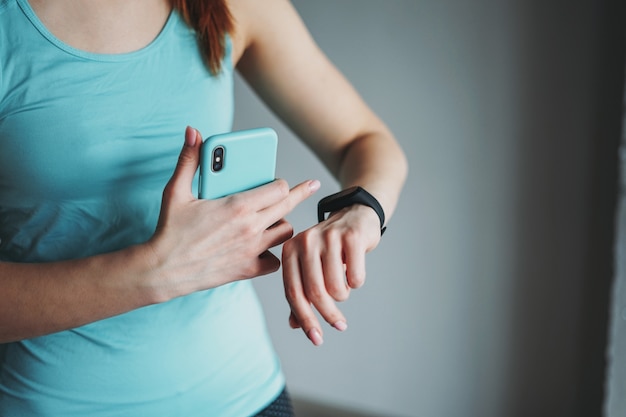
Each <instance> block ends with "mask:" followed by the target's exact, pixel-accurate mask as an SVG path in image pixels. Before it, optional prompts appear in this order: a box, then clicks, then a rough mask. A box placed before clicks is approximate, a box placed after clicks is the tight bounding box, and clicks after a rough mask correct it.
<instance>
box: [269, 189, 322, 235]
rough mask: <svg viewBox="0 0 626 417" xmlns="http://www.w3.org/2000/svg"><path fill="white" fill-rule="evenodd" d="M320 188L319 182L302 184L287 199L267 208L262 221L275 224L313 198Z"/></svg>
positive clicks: (290, 191)
mask: <svg viewBox="0 0 626 417" xmlns="http://www.w3.org/2000/svg"><path fill="white" fill-rule="evenodd" d="M319 188H320V182H319V181H317V180H309V181H304V182H301V183H300V184H298V185H296V186H295V187H293V188H292V189H291V190H289V193H288V194H287V195H286V196H285V198H283V199H282V200H279V201H275V202H274V203H272V204H271V205H268V206H266V208H264V209H263V210H262V212H261V213H260V214H261V215H262V219H263V220H262V221H263V222H265V223H267V224H273V223H275V222H276V221H278V220H279V219H282V218H283V217H285V216H286V215H287V214H289V213H290V212H291V211H292V210H293V209H294V208H295V207H296V206H297V205H298V204H300V203H301V202H303V201H304V200H306V199H307V198H309V197H311V196H312V195H313V193H315V192H316V191H317V190H319Z"/></svg>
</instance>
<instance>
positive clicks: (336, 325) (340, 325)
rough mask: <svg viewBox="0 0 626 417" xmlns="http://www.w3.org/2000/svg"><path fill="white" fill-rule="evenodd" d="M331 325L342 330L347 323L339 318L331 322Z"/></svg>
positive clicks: (346, 326) (345, 327)
mask: <svg viewBox="0 0 626 417" xmlns="http://www.w3.org/2000/svg"><path fill="white" fill-rule="evenodd" d="M333 327H334V328H335V329H337V330H339V331H340V332H343V331H345V330H346V329H347V328H348V324H347V323H346V322H345V321H343V320H339V321H338V322H336V323H335V324H333Z"/></svg>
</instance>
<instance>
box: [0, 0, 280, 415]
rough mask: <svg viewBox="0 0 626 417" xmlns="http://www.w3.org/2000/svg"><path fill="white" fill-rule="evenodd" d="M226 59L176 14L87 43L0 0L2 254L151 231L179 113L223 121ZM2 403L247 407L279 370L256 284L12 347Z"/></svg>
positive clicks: (117, 241)
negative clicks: (93, 46) (141, 44)
mask: <svg viewBox="0 0 626 417" xmlns="http://www.w3.org/2000/svg"><path fill="white" fill-rule="evenodd" d="M232 71H233V70H232V65H231V63H230V56H227V57H226V59H225V65H224V72H223V73H222V74H221V75H220V76H219V77H211V76H210V75H209V73H208V71H207V70H206V69H205V67H204V65H203V63H202V60H201V58H200V56H199V54H198V49H197V46H196V44H195V37H194V34H193V33H192V32H191V31H190V29H188V28H187V27H186V26H185V24H184V23H183V22H182V21H181V19H180V17H179V16H178V15H177V14H176V13H173V14H172V15H171V17H170V18H169V19H168V20H167V23H166V24H165V26H164V27H163V30H162V31H161V32H160V33H159V35H158V36H157V38H156V39H155V40H154V41H153V42H151V43H150V44H149V45H147V46H146V47H145V48H141V49H140V50H137V51H134V52H130V53H123V54H113V55H103V54H96V53H87V52H85V51H82V50H78V49H75V48H72V47H70V46H68V45H67V44H65V43H64V42H61V41H60V40H59V39H58V38H56V37H55V36H54V35H52V34H51V33H50V32H49V31H48V30H47V28H46V27H45V26H44V25H43V24H42V22H41V21H39V19H38V18H37V16H36V15H35V14H34V12H33V10H32V9H31V8H30V7H29V5H28V3H27V2H26V0H17V1H16V0H2V1H1V2H0V260H3V261H14V262H45V261H54V260H61V259H71V258H78V257H84V256H89V255H93V254H97V253H102V252H107V251H112V250H116V249H120V248H123V247H126V246H129V245H132V244H136V243H140V242H143V241H145V240H146V239H148V238H149V237H150V236H151V234H152V233H153V231H154V227H155V225H156V221H157V218H158V214H159V208H160V199H161V193H162V190H163V187H164V186H165V183H166V182H167V180H168V179H169V177H170V175H171V173H172V171H173V168H174V166H175V164H176V159H177V157H178V153H179V151H180V148H181V146H182V141H183V139H182V137H183V133H184V128H185V126H186V125H192V126H194V127H197V128H198V129H199V130H200V131H201V132H202V134H203V135H204V136H205V137H207V136H208V135H210V134H213V133H220V132H224V131H228V130H230V128H231V125H232V117H233V102H232V100H233V94H232V87H233V85H232V83H233V79H232ZM0 361H2V362H0V415H23V416H29V415H33V416H48V415H50V416H53V415H54V416H58V415H63V416H72V415H90V416H108V415H116V416H119V415H129V416H139V415H151V416H156V415H158V416H161V415H164V416H166V415H185V416H195V415H220V416H228V415H233V416H235V415H246V414H251V413H253V412H254V411H255V410H258V409H260V408H262V406H263V405H265V404H266V403H267V402H268V401H269V400H271V398H272V397H273V396H275V395H276V394H278V392H279V391H280V389H281V387H282V385H283V383H284V381H283V377H282V374H281V372H280V367H279V365H278V362H277V360H276V357H275V354H274V352H273V350H272V348H271V343H270V341H269V339H268V336H267V332H266V330H265V327H264V323H263V318H262V312H261V309H260V307H259V304H258V301H257V299H256V296H255V294H254V291H253V290H252V287H251V285H250V283H247V282H245V283H236V284H231V285H226V286H223V287H220V288H217V289H214V290H210V291H204V292H201V293H197V294H193V295H190V296H187V297H182V298H179V299H176V300H173V301H171V302H168V303H164V304H161V305H156V306H150V307H146V308H142V309H139V310H136V311H133V312H130V313H127V314H123V315H120V316H117V317H114V318H111V319H107V320H102V321H99V322H96V323H92V324H90V325H87V326H83V327H81V328H77V329H74V330H70V331H66V332H61V333H57V334H53V335H50V336H44V337H40V338H35V339H31V340H25V341H22V342H17V343H11V344H9V345H6V346H5V352H4V359H2V356H1V355H0Z"/></svg>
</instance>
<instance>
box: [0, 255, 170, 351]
mask: <svg viewBox="0 0 626 417" xmlns="http://www.w3.org/2000/svg"><path fill="white" fill-rule="evenodd" d="M144 249H145V248H143V247H140V246H134V247H130V248H128V249H125V250H122V251H118V252H113V253H108V254H103V255H99V256H94V257H90V258H85V259H78V260H71V261H61V262H53V263H41V264H26V263H10V262H2V263H0V343H3V342H9V341H15V340H21V339H26V338H32V337H36V336H41V335H44V334H49V333H53V332H58V331H61V330H66V329H70V328H74V327H78V326H81V325H84V324H87V323H91V322H94V321H97V320H101V319H104V318H108V317H112V316H115V315H118V314H122V313H125V312H128V311H130V310H133V309H136V308H139V307H142V306H145V305H149V304H153V303H155V302H157V301H158V300H159V298H158V294H155V291H153V290H152V289H151V287H150V285H149V284H150V273H151V266H150V258H149V256H147V254H146V252H145V251H144Z"/></svg>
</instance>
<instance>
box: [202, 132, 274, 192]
mask: <svg viewBox="0 0 626 417" xmlns="http://www.w3.org/2000/svg"><path fill="white" fill-rule="evenodd" d="M218 147H221V148H223V150H224V151H223V157H222V160H221V162H222V167H221V169H219V170H214V169H213V168H214V160H213V158H214V157H213V152H214V151H215V149H216V148H218ZM277 147H278V135H277V134H276V132H275V131H274V130H273V129H270V128H268V127H262V128H256V129H248V130H240V131H235V132H230V133H222V134H219V135H213V136H210V137H209V138H207V139H206V140H205V141H204V144H203V145H202V152H201V155H200V180H199V183H198V197H199V198H203V199H215V198H221V197H225V196H227V195H229V194H233V193H238V192H241V191H246V190H249V189H252V188H255V187H258V186H260V185H263V184H267V183H268V182H271V181H273V180H274V179H275V175H276V174H275V173H276V151H277Z"/></svg>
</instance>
